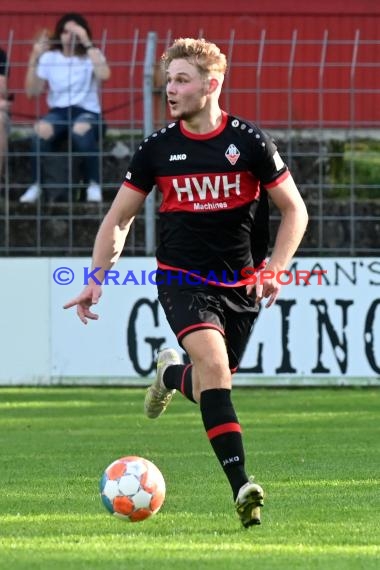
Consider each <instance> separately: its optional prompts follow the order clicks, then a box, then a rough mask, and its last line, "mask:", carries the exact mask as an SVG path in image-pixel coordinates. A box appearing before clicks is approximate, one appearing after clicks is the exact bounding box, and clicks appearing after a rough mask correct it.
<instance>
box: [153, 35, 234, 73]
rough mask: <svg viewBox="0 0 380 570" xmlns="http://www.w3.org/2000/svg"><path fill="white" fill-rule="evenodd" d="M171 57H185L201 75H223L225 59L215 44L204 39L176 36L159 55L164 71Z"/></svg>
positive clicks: (171, 59)
mask: <svg viewBox="0 0 380 570" xmlns="http://www.w3.org/2000/svg"><path fill="white" fill-rule="evenodd" d="M173 59H186V60H187V61H188V62H189V63H191V64H192V65H194V66H195V67H196V68H197V69H198V71H199V73H200V74H201V75H203V76H206V75H209V74H213V73H218V74H222V75H224V74H225V73H226V70H227V59H226V56H225V55H224V53H222V52H221V51H220V49H219V48H218V46H217V45H216V44H213V43H211V42H207V41H206V40H205V39H203V38H201V39H194V38H178V39H176V40H174V42H173V44H172V45H171V46H170V47H169V48H168V49H167V50H166V52H165V53H164V54H163V55H162V57H161V62H162V66H163V69H164V71H167V69H168V67H169V65H170V63H171V62H172V61H173Z"/></svg>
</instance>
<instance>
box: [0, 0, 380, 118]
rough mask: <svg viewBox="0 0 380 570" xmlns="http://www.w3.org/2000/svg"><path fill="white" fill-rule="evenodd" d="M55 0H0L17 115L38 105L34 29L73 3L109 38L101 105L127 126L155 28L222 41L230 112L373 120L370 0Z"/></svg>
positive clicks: (378, 114)
mask: <svg viewBox="0 0 380 570" xmlns="http://www.w3.org/2000/svg"><path fill="white" fill-rule="evenodd" d="M57 6H58V7H59V8H60V10H59V11H57ZM61 8H62V5H58V4H57V3H53V2H50V1H47V0H40V1H38V0H34V1H27V0H19V1H18V2H17V3H14V2H7V1H4V0H3V1H2V2H1V3H0V45H1V46H2V47H3V48H4V47H5V48H7V46H9V45H11V44H12V49H11V52H10V61H11V76H10V89H11V90H13V91H14V92H15V93H16V100H15V103H14V106H13V117H14V120H15V121H20V122H21V121H23V120H24V119H25V121H26V122H27V121H28V120H32V119H33V117H34V116H35V113H36V107H35V103H33V102H31V101H28V100H27V99H26V97H25V95H24V94H23V80H24V72H25V64H26V62H27V58H28V54H29V50H30V40H31V38H32V37H33V36H34V35H35V34H36V32H37V31H38V30H39V29H41V28H43V27H47V28H52V27H53V26H54V23H55V21H56V20H57V18H58V17H59V16H60V15H62V13H64V12H67V11H78V12H81V13H83V14H84V15H85V16H86V17H87V18H88V20H89V22H90V24H91V27H92V29H93V32H94V37H95V38H97V39H98V40H100V39H101V38H103V40H105V43H106V45H107V48H106V53H107V58H108V60H109V61H110V63H111V65H112V70H113V75H112V78H111V80H110V81H109V82H108V83H107V85H106V90H105V93H104V99H103V107H104V109H105V112H106V117H107V119H108V120H109V121H110V122H111V123H112V122H114V123H115V124H117V122H118V121H120V122H125V124H127V123H128V120H129V119H130V121H129V123H128V124H129V126H132V121H133V120H134V119H133V117H132V115H133V116H134V117H137V121H136V125H139V124H141V114H142V95H141V90H140V86H141V82H142V76H141V73H142V64H143V61H144V40H145V38H146V35H147V33H148V32H149V31H155V32H157V34H158V39H159V46H158V51H159V52H162V51H163V49H164V48H165V46H166V45H167V43H168V41H171V40H172V39H173V38H174V37H178V36H200V35H201V36H203V37H206V38H207V39H210V40H213V41H216V42H217V43H219V44H220V45H221V47H222V49H223V51H225V52H226V54H227V55H228V56H229V59H230V61H231V68H230V72H229V75H228V77H227V80H226V93H227V95H225V96H224V97H225V99H224V100H223V104H224V106H225V107H226V108H228V110H230V111H231V112H234V113H237V114H240V115H243V116H247V117H249V118H251V119H253V120H257V121H259V122H260V123H261V124H263V125H271V126H279V127H281V126H289V125H290V126H318V125H319V126H321V125H322V124H323V126H332V127H334V126H345V127H347V126H350V125H354V124H355V125H356V126H369V127H371V126H380V105H379V104H378V96H379V92H380V73H379V65H380V64H379V63H378V59H379V58H378V49H379V42H380V37H379V36H380V32H379V30H380V2H378V1H377V0H319V1H314V0H309V1H308V2H304V1H302V2H301V1H296V0H293V1H292V0H277V1H276V0H267V1H266V2H264V3H259V2H257V1H255V0H235V1H234V2H231V1H230V0H228V1H227V0H219V1H214V0H211V1H210V0H209V1H208V2H204V0H202V1H201V0H193V1H192V2H187V3H185V2H177V1H173V0H160V1H153V0H144V1H143V2H139V3H137V2H136V3H132V2H127V1H121V0H113V1H112V2H108V3H106V2H104V0H102V1H100V0H91V1H89V0H76V1H71V0H66V1H65V2H64V10H63V11H62V10H61ZM136 34H138V36H136ZM232 36H233V37H232ZM136 38H138V40H139V41H138V42H137V43H136V45H135V47H136V48H137V49H136V53H135V55H136V59H135V70H134V71H133V77H132V72H131V67H130V62H131V60H132V53H133V50H134V39H135V40H136ZM232 39H233V41H232ZM355 42H356V43H355ZM157 55H159V53H158V54H157ZM261 56H262V59H261V66H260V65H259V62H260V57H261ZM132 83H133V84H132ZM322 91H323V95H322Z"/></svg>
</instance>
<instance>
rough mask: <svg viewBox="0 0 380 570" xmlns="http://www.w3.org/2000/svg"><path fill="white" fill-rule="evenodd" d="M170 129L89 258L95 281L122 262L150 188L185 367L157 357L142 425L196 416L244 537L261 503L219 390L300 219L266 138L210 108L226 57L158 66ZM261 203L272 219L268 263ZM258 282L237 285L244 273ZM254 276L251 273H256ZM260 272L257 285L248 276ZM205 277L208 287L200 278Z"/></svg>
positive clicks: (96, 291)
mask: <svg viewBox="0 0 380 570" xmlns="http://www.w3.org/2000/svg"><path fill="white" fill-rule="evenodd" d="M162 63H163V67H164V70H165V73H166V95H167V100H168V105H169V110H170V114H171V117H172V119H173V122H171V123H169V124H168V125H167V126H165V127H164V128H162V129H160V130H158V131H156V132H154V133H153V134H152V135H150V136H149V137H147V138H146V139H145V140H144V141H143V142H141V145H140V146H139V148H138V150H137V151H136V153H135V154H134V156H133V159H132V161H131V164H130V167H129V170H128V172H127V175H126V178H125V181H124V182H123V184H122V186H121V188H120V189H119V192H118V194H117V196H116V197H115V200H114V202H113V204H112V205H111V208H110V210H109V211H108V213H107V214H106V216H105V218H104V220H103V222H102V224H101V226H100V229H99V232H98V235H97V237H96V240H95V245H94V250H93V260H92V262H93V268H95V267H101V268H102V270H101V271H99V272H98V273H97V276H99V275H100V277H99V279H100V280H101V277H102V276H103V277H104V271H105V270H109V269H110V268H111V267H112V266H113V265H114V264H115V263H116V261H117V260H118V258H119V256H120V255H121V253H122V251H123V247H124V244H125V240H126V237H127V235H128V231H129V228H130V226H131V224H132V222H133V219H134V217H135V216H136V214H137V213H138V212H139V211H140V209H141V207H142V205H143V204H144V200H145V199H146V197H147V196H148V194H149V192H150V191H151V190H152V188H153V186H155V185H157V187H158V189H159V191H160V192H161V194H162V202H161V205H160V208H159V217H160V236H159V243H158V247H157V253H156V256H157V266H158V269H159V272H158V274H157V281H158V285H157V287H158V298H159V301H160V303H161V305H162V307H163V309H164V311H165V314H166V317H167V320H168V322H169V324H170V326H171V328H172V330H173V331H174V333H175V334H176V336H177V339H178V343H179V344H180V345H181V346H182V348H183V349H184V350H185V351H186V353H187V355H188V356H189V359H190V362H191V364H188V365H184V364H182V363H181V361H180V358H179V356H178V354H177V352H176V351H175V350H174V349H165V350H163V351H162V352H160V354H159V356H158V363H157V376H156V378H155V381H154V382H153V384H152V386H151V387H150V388H149V389H148V391H147V394H146V398H145V413H146V415H147V416H148V417H149V418H157V417H158V416H160V415H161V414H162V412H164V411H165V409H166V407H167V405H168V404H169V402H170V400H171V398H172V396H173V394H174V392H175V391H176V390H179V391H180V392H182V394H183V395H184V396H185V397H186V398H188V399H189V400H191V401H193V402H195V403H196V404H198V405H199V408H200V413H201V416H202V420H203V424H204V428H205V430H206V433H207V436H208V438H209V440H210V443H211V446H212V448H213V450H214V453H215V455H216V457H217V459H218V460H219V462H220V464H221V467H222V469H223V471H224V473H225V475H226V477H227V479H228V481H229V483H230V486H231V489H232V495H233V500H234V503H235V508H236V511H237V513H238V515H239V517H240V520H241V523H242V524H243V526H244V527H249V526H251V525H256V524H260V522H261V521H260V507H261V506H262V505H263V497H264V492H263V489H262V488H261V486H260V485H258V484H257V483H255V482H254V481H253V478H252V477H248V475H247V473H246V470H245V454H244V447H243V439H242V432H241V427H240V424H239V421H238V418H237V415H236V412H235V410H234V406H233V403H232V400H231V378H232V374H233V373H234V372H235V371H236V370H237V368H238V365H239V362H240V360H241V358H242V355H243V352H244V349H245V346H246V344H247V341H248V338H249V334H250V331H251V328H252V324H253V322H254V320H255V318H256V317H257V314H258V303H259V302H260V300H261V299H263V298H265V299H267V301H266V305H265V306H266V307H270V306H271V305H272V304H273V303H274V302H275V300H276V298H277V296H278V294H279V288H280V286H279V284H278V280H277V279H276V275H277V273H278V272H279V271H282V270H284V269H286V267H287V265H288V264H289V262H290V260H291V258H292V257H293V255H294V253H295V252H296V250H297V248H298V246H299V244H300V242H301V239H302V237H303V234H304V232H305V229H306V225H307V219H308V216H307V211H306V207H305V204H304V202H303V200H302V198H301V196H300V193H299V192H298V189H297V187H296V185H295V183H294V181H293V178H292V176H291V174H290V173H289V170H288V168H287V166H286V165H285V164H284V162H283V161H282V159H281V157H280V155H279V154H278V152H277V149H276V146H275V145H274V143H273V142H272V140H271V138H270V137H269V136H268V135H267V134H265V133H264V132H263V131H261V130H260V129H259V128H258V127H257V126H256V125H255V124H252V123H250V122H249V121H246V120H244V119H241V118H239V117H235V116H231V115H229V114H228V113H226V112H224V111H223V110H222V109H221V107H220V106H219V96H220V94H221V89H222V85H223V79H224V75H225V72H226V67H227V62H226V57H225V55H224V54H223V53H221V51H220V49H219V48H218V47H217V46H216V45H215V44H213V43H210V42H207V41H205V40H204V39H191V38H180V39H177V40H176V41H175V42H174V43H173V45H172V46H171V47H169V49H168V50H167V51H166V52H165V53H164V55H163V56H162ZM268 195H269V197H270V198H271V200H272V201H273V203H274V204H275V206H276V207H277V208H278V209H279V211H280V213H281V222H280V225H279V228H278V232H277V235H276V240H275V244H274V247H273V251H272V254H271V257H270V260H269V262H268V263H267V264H266V267H265V263H266V255H267V248H268ZM247 267H254V268H255V269H256V270H257V272H258V275H259V277H260V278H258V279H257V283H256V284H255V283H254V281H255V279H251V282H249V281H250V280H249V279H248V280H247V278H246V277H247V274H246V273H245V270H244V268H247ZM264 267H265V268H266V271H265V272H263V271H261V270H262V269H263V268H264ZM260 271H261V273H260ZM210 275H211V276H212V278H210ZM100 295H101V285H99V284H97V283H90V284H89V285H87V286H86V288H85V289H84V290H83V291H82V293H81V294H80V295H79V296H78V297H76V298H75V299H73V300H72V301H70V302H68V303H67V304H66V305H65V308H69V307H73V306H74V305H76V306H77V314H78V316H79V318H80V319H81V320H82V321H83V323H87V319H97V318H98V315H96V314H94V313H93V312H92V311H91V306H92V305H94V304H96V303H97V302H98V300H99V297H100Z"/></svg>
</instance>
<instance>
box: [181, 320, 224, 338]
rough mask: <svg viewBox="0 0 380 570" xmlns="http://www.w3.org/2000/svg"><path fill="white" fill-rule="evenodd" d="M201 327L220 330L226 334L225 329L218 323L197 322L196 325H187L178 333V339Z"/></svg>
mask: <svg viewBox="0 0 380 570" xmlns="http://www.w3.org/2000/svg"><path fill="white" fill-rule="evenodd" d="M200 329H214V330H216V331H219V332H220V333H221V334H222V335H223V336H224V330H223V329H221V328H220V327H218V326H217V325H213V324H212V323H197V324H196V325H190V326H189V327H185V328H184V329H182V330H181V331H180V332H179V333H178V334H177V339H178V340H181V338H183V337H184V336H185V335H187V334H189V333H191V332H195V331H197V330H200Z"/></svg>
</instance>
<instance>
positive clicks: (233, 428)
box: [207, 422, 241, 439]
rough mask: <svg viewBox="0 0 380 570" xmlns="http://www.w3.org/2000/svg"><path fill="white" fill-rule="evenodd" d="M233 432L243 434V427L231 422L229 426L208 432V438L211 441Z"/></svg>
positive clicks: (215, 428)
mask: <svg viewBox="0 0 380 570" xmlns="http://www.w3.org/2000/svg"><path fill="white" fill-rule="evenodd" d="M232 431H237V432H239V433H241V426H240V425H239V424H237V423H235V422H229V423H227V424H221V425H220V426H216V427H214V428H211V429H209V430H208V431H207V437H208V438H209V439H214V437H218V435H223V434H224V433H230V432H232Z"/></svg>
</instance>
